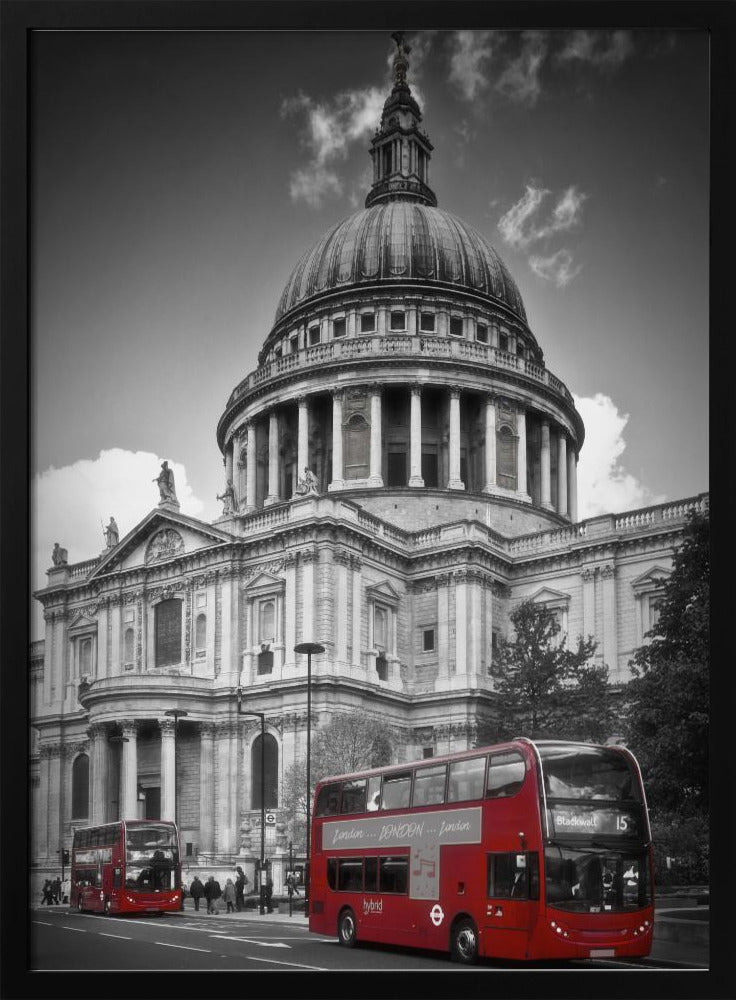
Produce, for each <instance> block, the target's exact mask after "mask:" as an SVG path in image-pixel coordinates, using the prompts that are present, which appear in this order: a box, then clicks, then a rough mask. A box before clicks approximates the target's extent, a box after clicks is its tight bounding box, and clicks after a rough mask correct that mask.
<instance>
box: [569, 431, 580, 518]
mask: <svg viewBox="0 0 736 1000" xmlns="http://www.w3.org/2000/svg"><path fill="white" fill-rule="evenodd" d="M567 503H568V507H569V510H570V520H571V521H572V522H573V524H575V523H576V522H577V519H578V456H577V455H576V454H575V448H574V447H571V448H570V450H569V451H568V453H567Z"/></svg>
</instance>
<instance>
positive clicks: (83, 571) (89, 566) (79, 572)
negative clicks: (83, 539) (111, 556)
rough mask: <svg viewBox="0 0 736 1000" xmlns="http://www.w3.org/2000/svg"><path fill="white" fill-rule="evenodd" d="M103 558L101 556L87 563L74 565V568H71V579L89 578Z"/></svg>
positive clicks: (88, 560)
mask: <svg viewBox="0 0 736 1000" xmlns="http://www.w3.org/2000/svg"><path fill="white" fill-rule="evenodd" d="M101 558H102V557H101V556H95V558H94V559H87V561H86V562H81V563H74V565H73V566H70V567H69V579H70V580H76V579H79V578H80V577H85V576H89V574H90V573H91V572H92V570H93V569H94V568H95V566H97V564H98V563H99V561H100V559H101Z"/></svg>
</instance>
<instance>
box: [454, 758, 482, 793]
mask: <svg viewBox="0 0 736 1000" xmlns="http://www.w3.org/2000/svg"><path fill="white" fill-rule="evenodd" d="M485 770H486V759H485V757H471V758H470V759H469V760H456V761H454V763H452V764H450V781H449V784H448V786H447V801H448V802H465V801H468V800H469V799H482V798H483V779H484V777H485Z"/></svg>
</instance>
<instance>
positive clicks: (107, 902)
mask: <svg viewBox="0 0 736 1000" xmlns="http://www.w3.org/2000/svg"><path fill="white" fill-rule="evenodd" d="M102 912H103V913H104V914H105V916H106V917H109V916H110V914H111V913H112V904H111V903H110V900H109V899H106V900H105V908H104V910H103V911H102Z"/></svg>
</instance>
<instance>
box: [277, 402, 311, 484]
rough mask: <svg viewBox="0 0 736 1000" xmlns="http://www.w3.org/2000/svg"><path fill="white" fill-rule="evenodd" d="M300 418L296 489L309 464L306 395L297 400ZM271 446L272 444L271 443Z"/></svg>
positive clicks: (295, 478) (307, 405) (307, 404)
mask: <svg viewBox="0 0 736 1000" xmlns="http://www.w3.org/2000/svg"><path fill="white" fill-rule="evenodd" d="M297 406H298V408H299V419H298V429H297V446H296V475H295V476H294V491H295V492H296V486H297V483H298V482H299V479H300V478H301V477H302V476H303V475H304V470H305V469H306V468H307V467H308V466H309V403H308V401H307V397H306V396H300V397H299V399H298V400H297ZM269 446H270V445H269Z"/></svg>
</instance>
